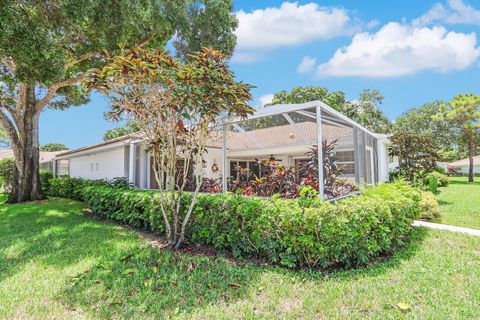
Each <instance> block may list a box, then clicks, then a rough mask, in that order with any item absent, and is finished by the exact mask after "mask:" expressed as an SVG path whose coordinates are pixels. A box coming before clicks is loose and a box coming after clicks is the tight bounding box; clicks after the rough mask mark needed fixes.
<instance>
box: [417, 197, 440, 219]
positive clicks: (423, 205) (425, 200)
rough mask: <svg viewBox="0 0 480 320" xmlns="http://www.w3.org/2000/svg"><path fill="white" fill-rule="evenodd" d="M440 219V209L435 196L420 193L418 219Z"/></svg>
mask: <svg viewBox="0 0 480 320" xmlns="http://www.w3.org/2000/svg"><path fill="white" fill-rule="evenodd" d="M439 217H440V209H439V208H438V202H437V198H436V197H435V195H434V194H433V193H431V192H428V191H424V192H422V195H421V199H420V219H422V220H429V221H434V220H435V219H437V218H439Z"/></svg>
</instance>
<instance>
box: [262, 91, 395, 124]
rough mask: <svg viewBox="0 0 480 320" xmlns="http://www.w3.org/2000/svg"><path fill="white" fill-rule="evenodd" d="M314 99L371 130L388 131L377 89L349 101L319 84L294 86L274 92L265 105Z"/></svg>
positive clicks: (388, 122)
mask: <svg viewBox="0 0 480 320" xmlns="http://www.w3.org/2000/svg"><path fill="white" fill-rule="evenodd" d="M314 100H320V101H322V102H323V103H325V104H327V105H329V106H330V107H332V108H333V109H335V110H337V111H339V112H341V113H343V114H344V115H346V116H347V117H349V118H351V119H353V120H355V121H357V122H358V123H360V124H361V125H363V126H365V127H366V128H367V129H369V130H371V131H373V132H377V133H388V132H390V128H391V123H390V120H389V119H388V118H387V116H385V114H384V113H383V112H382V111H381V110H380V105H381V104H382V103H383V96H382V95H381V94H380V92H379V91H378V90H368V89H367V90H363V91H362V92H361V93H360V96H359V99H358V100H355V101H349V100H348V99H347V98H346V97H345V93H343V92H342V91H329V90H328V89H327V88H325V87H321V86H307V87H295V88H293V89H291V90H290V91H285V90H282V91H279V92H277V93H275V94H274V96H273V100H272V102H270V103H268V104H267V105H266V106H267V107H269V106H273V105H276V104H288V103H305V102H309V101H314Z"/></svg>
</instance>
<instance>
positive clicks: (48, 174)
mask: <svg viewBox="0 0 480 320" xmlns="http://www.w3.org/2000/svg"><path fill="white" fill-rule="evenodd" d="M51 179H53V173H52V171H50V170H40V187H41V188H42V191H43V192H44V193H48V192H49V190H50V180H51Z"/></svg>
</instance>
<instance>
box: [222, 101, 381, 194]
mask: <svg viewBox="0 0 480 320" xmlns="http://www.w3.org/2000/svg"><path fill="white" fill-rule="evenodd" d="M307 109H315V113H312V112H308V111H306V110H307ZM291 112H296V113H298V114H301V115H304V116H307V117H310V118H312V119H316V122H317V139H316V140H317V141H316V142H317V146H318V151H319V153H318V168H319V170H318V179H319V181H320V188H319V189H320V190H319V194H320V196H321V197H322V198H323V196H324V190H323V178H324V177H323V169H322V167H323V154H322V147H321V146H322V122H324V123H328V124H332V125H337V126H339V125H345V126H351V127H352V128H353V131H354V140H355V141H354V152H355V154H356V155H359V154H360V153H359V152H358V151H359V150H358V141H357V134H356V132H357V131H358V130H360V131H362V132H363V133H366V134H368V135H370V136H372V137H374V138H376V139H381V138H384V137H385V136H384V135H379V134H375V133H373V132H371V131H370V130H368V129H367V128H365V127H364V126H362V125H360V124H358V123H357V122H355V121H354V120H352V119H350V118H348V117H347V116H345V115H343V114H342V113H340V112H338V111H337V110H335V109H333V108H332V107H330V106H328V105H326V104H325V103H323V102H322V101H319V100H315V101H310V102H307V103H299V104H278V105H275V106H272V107H266V108H262V109H260V110H258V111H256V112H255V113H254V114H253V115H250V116H248V117H246V118H239V117H235V118H232V119H229V120H227V121H226V122H225V124H224V126H223V146H222V150H223V163H224V165H223V190H224V191H226V190H227V177H228V172H227V170H228V167H229V162H228V160H229V159H228V150H227V126H228V125H232V126H233V127H235V128H237V127H240V126H239V125H238V123H239V122H243V121H248V120H252V119H259V118H263V117H268V116H274V115H283V117H284V118H285V119H286V120H287V121H288V122H289V123H290V124H291V125H292V126H293V129H294V131H295V132H296V133H297V134H298V135H299V136H300V137H302V138H303V139H304V140H305V141H306V140H308V139H306V136H305V135H304V134H303V132H302V131H301V129H300V128H299V127H298V126H297V125H296V123H295V122H294V121H293V120H292V118H291V117H290V116H289V115H288V113H291ZM237 130H238V128H237ZM245 133H247V132H245ZM247 138H248V139H249V140H250V141H251V142H253V143H254V145H256V146H257V145H258V144H261V142H259V141H252V139H251V137H249V136H248V135H247ZM355 150H356V151H355ZM367 150H368V149H367ZM369 151H370V152H371V156H372V158H371V166H372V168H371V169H372V170H371V171H372V181H373V182H374V181H375V175H374V172H375V165H374V158H373V157H374V154H373V148H372V149H371V150H369ZM365 160H366V159H365ZM355 163H356V165H355V176H356V180H357V179H358V178H357V176H358V174H359V173H358V160H357V159H356V160H355Z"/></svg>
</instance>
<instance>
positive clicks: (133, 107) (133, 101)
mask: <svg viewBox="0 0 480 320" xmlns="http://www.w3.org/2000/svg"><path fill="white" fill-rule="evenodd" d="M225 59H226V56H225V55H223V54H222V53H220V52H218V51H215V50H212V49H208V48H204V49H202V51H200V52H199V53H197V54H194V55H189V57H188V59H187V61H186V62H182V61H180V60H178V59H175V58H173V57H171V56H170V55H169V54H168V53H167V52H164V51H162V50H143V49H141V48H137V49H133V50H129V51H127V52H126V53H125V54H124V55H123V56H119V57H116V58H114V59H112V61H111V63H110V64H109V65H107V66H106V67H104V68H101V69H99V70H96V71H94V72H93V73H92V74H91V77H90V81H89V83H88V87H89V88H90V89H93V88H97V89H98V90H100V91H101V92H103V93H106V94H108V95H109V96H110V97H111V99H112V101H113V105H112V110H111V111H110V112H109V116H110V117H111V118H112V119H114V120H119V119H125V118H127V119H131V120H133V121H135V123H136V124H137V125H138V126H139V127H140V128H141V130H142V132H143V134H144V140H145V143H146V144H147V150H148V151H150V153H151V154H152V159H153V168H154V177H155V179H156V181H157V185H158V188H159V189H160V191H161V192H160V197H161V200H162V201H161V206H160V211H161V212H162V215H163V221H164V225H165V230H166V235H167V238H168V239H169V244H170V246H172V247H175V248H178V247H179V246H180V245H181V243H182V241H183V240H184V238H185V230H186V226H187V224H188V222H189V219H190V216H191V213H192V210H193V207H194V205H195V202H196V199H197V194H198V192H199V191H200V188H201V184H202V162H203V160H204V159H203V158H204V155H205V152H206V145H207V142H208V140H209V139H211V138H212V136H214V135H215V134H217V133H218V128H217V127H216V126H217V125H219V124H221V123H222V119H226V117H229V116H238V117H241V118H243V117H246V115H248V114H251V113H253V109H252V108H251V107H250V106H248V101H249V100H250V99H251V94H250V89H251V86H250V85H247V84H244V83H242V82H237V81H236V80H235V77H234V74H233V73H232V72H231V71H230V69H229V66H228V64H227V62H226V60H225ZM190 172H192V174H191V175H190ZM191 176H193V179H194V181H192V179H191ZM190 184H191V185H193V186H194V187H195V190H194V191H193V192H194V193H193V194H194V196H193V197H192V199H191V201H192V202H191V204H190V205H189V206H188V209H187V214H186V215H185V216H184V217H182V218H180V212H179V210H180V201H181V199H182V194H183V192H184V191H186V190H188V189H189V185H190ZM173 191H175V192H173Z"/></svg>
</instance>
